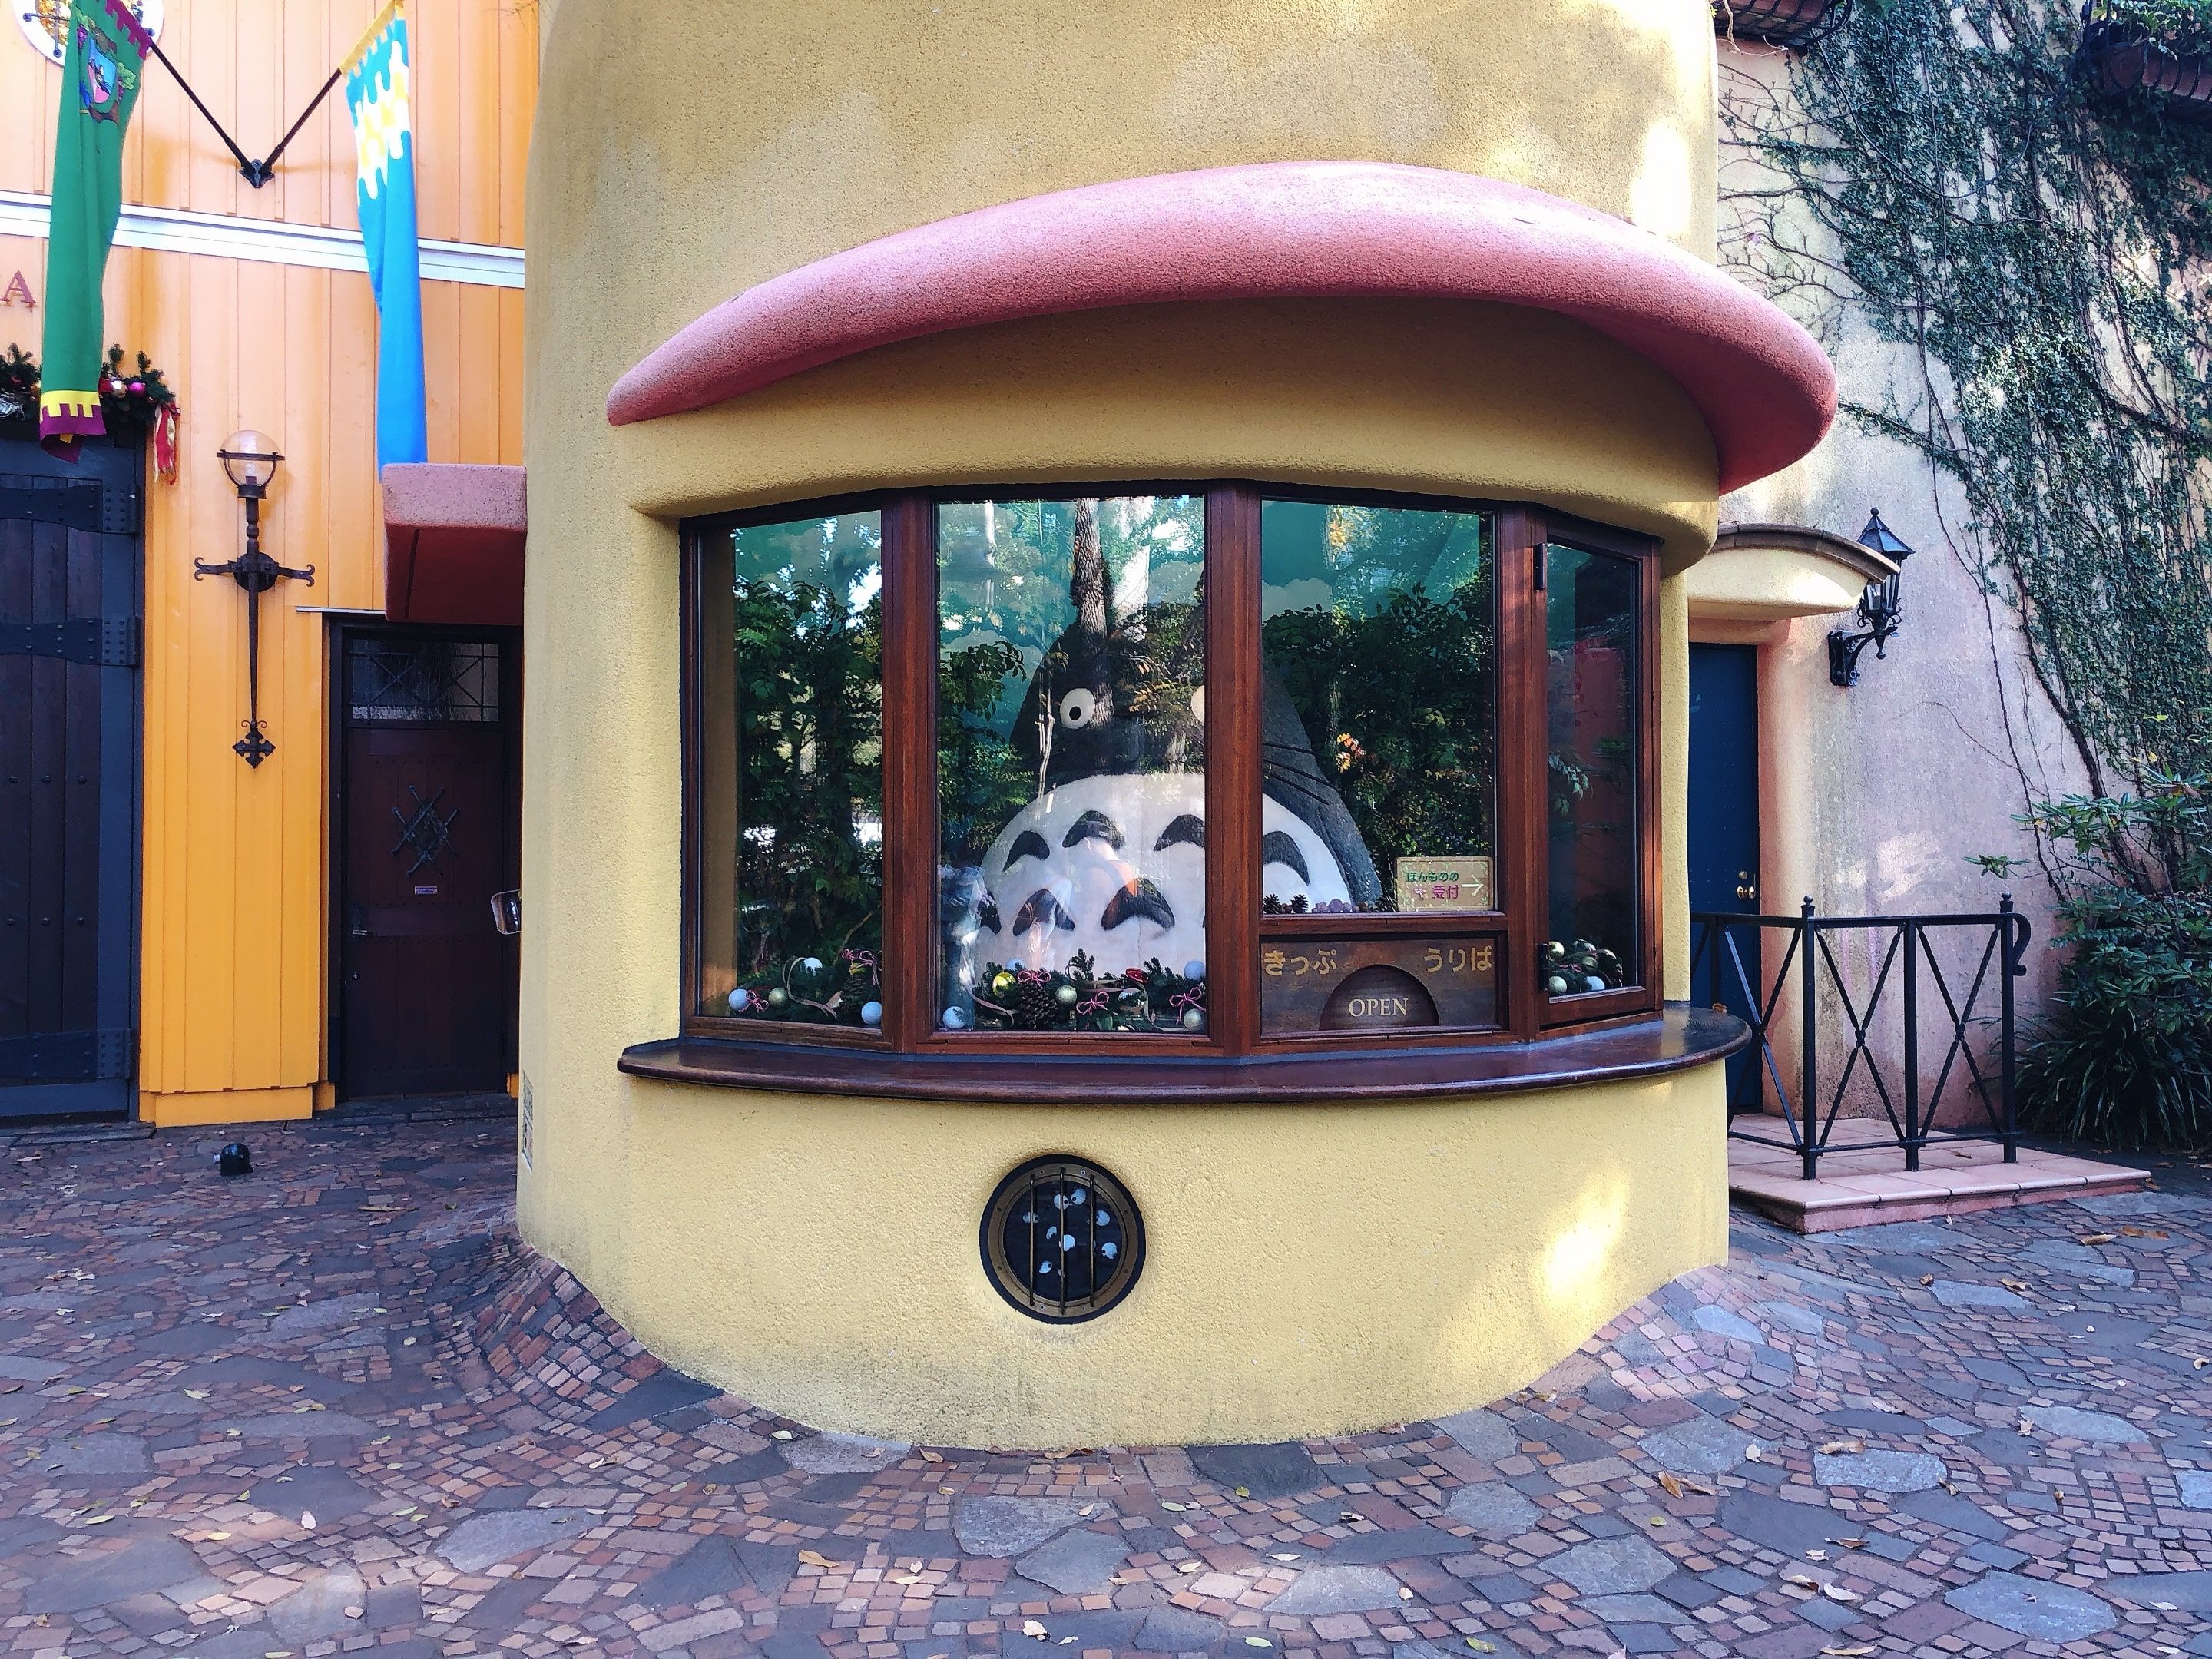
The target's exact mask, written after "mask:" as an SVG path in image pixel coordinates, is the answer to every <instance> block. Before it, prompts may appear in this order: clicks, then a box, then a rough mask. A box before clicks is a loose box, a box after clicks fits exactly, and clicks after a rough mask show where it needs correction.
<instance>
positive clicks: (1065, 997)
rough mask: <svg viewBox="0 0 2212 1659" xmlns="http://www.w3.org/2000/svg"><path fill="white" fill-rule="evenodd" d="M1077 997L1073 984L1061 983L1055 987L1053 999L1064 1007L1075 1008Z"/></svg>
mask: <svg viewBox="0 0 2212 1659" xmlns="http://www.w3.org/2000/svg"><path fill="white" fill-rule="evenodd" d="M1075 997H1076V990H1075V987H1073V985H1061V986H1056V987H1054V990H1053V994H1052V1000H1054V1002H1056V1003H1058V1004H1059V1005H1060V1006H1061V1007H1063V1008H1073V1006H1075Z"/></svg>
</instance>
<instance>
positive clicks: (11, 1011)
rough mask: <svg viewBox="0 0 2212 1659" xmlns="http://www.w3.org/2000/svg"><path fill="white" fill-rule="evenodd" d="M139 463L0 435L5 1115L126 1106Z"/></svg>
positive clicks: (0, 991) (113, 451) (132, 952)
mask: <svg viewBox="0 0 2212 1659" xmlns="http://www.w3.org/2000/svg"><path fill="white" fill-rule="evenodd" d="M140 465H141V462H140V455H139V451H138V449H137V447H136V446H135V445H134V446H130V447H115V446H112V445H110V444H107V443H105V442H102V443H99V444H93V443H87V444H86V445H85V446H84V447H83V449H82V453H81V454H80V456H79V458H78V459H77V460H76V463H75V464H74V465H71V464H70V463H66V462H62V461H58V460H55V459H52V458H51V457H49V456H47V455H46V454H44V453H42V452H41V451H40V449H39V447H38V446H37V444H36V443H34V442H33V441H29V440H28V439H9V440H0V1120H4V1119H8V1118H22V1117H32V1116H44V1115H49V1114H57V1113H70V1114H75V1113H101V1114H127V1113H129V1112H130V1111H131V1108H132V1103H133V1095H134V1091H133V1085H132V1080H131V1079H132V1078H133V1076H134V1073H135V1061H136V1054H135V1052H134V1050H135V1048H136V1043H135V1041H134V1037H135V1026H136V1006H137V943H138V939H137V933H138V929H137V841H138V669H137V662H138V635H139V616H140V608H141V607H140V597H139V596H140V592H141V587H140V578H141V574H142V571H141V567H140V559H139V539H138V526H139V477H140Z"/></svg>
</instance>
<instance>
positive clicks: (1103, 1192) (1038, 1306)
mask: <svg viewBox="0 0 2212 1659" xmlns="http://www.w3.org/2000/svg"><path fill="white" fill-rule="evenodd" d="M1071 1209H1072V1210H1073V1211H1074V1212H1077V1216H1078V1218H1079V1221H1080V1223H1081V1225H1080V1229H1079V1231H1077V1230H1074V1229H1065V1230H1064V1229H1063V1228H1062V1226H1061V1222H1062V1221H1063V1220H1064V1219H1065V1218H1066V1215H1067V1213H1068V1212H1069V1211H1070V1210H1071ZM1102 1218H1103V1219H1102ZM1010 1233H1011V1234H1012V1235H1014V1237H1015V1242H1014V1243H1011V1244H1010V1243H1009V1242H1008V1239H1009V1234H1010ZM1071 1236H1072V1237H1074V1238H1075V1239H1076V1243H1074V1244H1073V1245H1070V1244H1067V1243H1062V1242H1061V1241H1063V1240H1064V1239H1066V1238H1067V1237H1071ZM977 1237H978V1243H979V1244H980V1246H981V1251H982V1256H983V1273H984V1276H985V1277H986V1278H987V1279H989V1280H990V1281H991V1288H992V1289H994V1290H995V1291H998V1293H999V1294H1000V1296H1001V1297H1005V1298H1006V1302H1007V1303H1008V1304H1009V1305H1011V1306H1012V1307H1014V1308H1017V1309H1018V1310H1020V1311H1021V1312H1023V1313H1025V1314H1027V1315H1028V1316H1030V1318H1032V1319H1037V1320H1042V1321H1043V1322H1045V1323H1046V1324H1048V1325H1079V1324H1081V1323H1083V1322H1085V1320H1090V1319H1096V1318H1097V1317H1098V1316H1099V1315H1101V1314H1103V1313H1106V1312H1108V1311H1109V1310H1111V1309H1113V1308H1114V1307H1115V1306H1117V1305H1118V1304H1120V1303H1121V1301H1122V1299H1123V1298H1124V1297H1127V1295H1128V1294H1129V1292H1130V1291H1132V1290H1133V1289H1135V1288H1136V1284H1137V1279H1138V1276H1139V1274H1141V1273H1143V1272H1144V1270H1145V1218H1144V1216H1143V1214H1142V1212H1140V1211H1139V1209H1138V1208H1137V1201H1136V1200H1135V1199H1133V1197H1131V1196H1130V1194H1129V1189H1128V1188H1127V1187H1125V1186H1123V1185H1122V1184H1121V1182H1120V1181H1119V1180H1117V1179H1115V1176H1113V1175H1112V1174H1110V1173H1109V1171H1107V1170H1102V1169H1100V1168H1099V1167H1098V1166H1097V1164H1093V1163H1091V1161H1090V1160H1089V1159H1087V1158H1072V1157H1069V1156H1066V1155H1065V1154H1061V1153H1054V1154H1053V1155H1051V1156H1049V1157H1046V1158H1031V1159H1030V1161H1029V1162H1028V1163H1026V1164H1022V1165H1020V1166H1019V1167H1018V1168H1017V1169H1014V1170H1010V1171H1009V1172H1008V1173H1007V1175H1006V1179H1005V1180H1003V1181H1001V1182H1000V1183H999V1185H998V1187H997V1188H996V1190H994V1192H993V1193H992V1194H991V1201H990V1202H989V1203H988V1204H986V1205H985V1206H983V1219H982V1225H981V1228H980V1229H979V1230H978V1235H977ZM1055 1244H1057V1245H1058V1248H1057V1249H1054V1248H1053V1246H1054V1245H1055ZM1078 1251H1079V1252H1080V1255H1081V1261H1082V1267H1081V1270H1080V1271H1079V1273H1076V1274H1075V1276H1074V1277H1075V1279H1076V1281H1077V1282H1078V1283H1079V1285H1081V1293H1080V1294H1079V1295H1070V1294H1069V1293H1068V1285H1069V1279H1070V1274H1069V1272H1068V1267H1069V1266H1070V1265H1071V1264H1070V1262H1069V1260H1068V1258H1070V1257H1072V1256H1073V1255H1075V1254H1076V1253H1077V1252H1078ZM1055 1270H1057V1279H1056V1280H1055V1279H1054V1272H1055Z"/></svg>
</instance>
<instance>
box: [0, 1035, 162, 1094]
mask: <svg viewBox="0 0 2212 1659" xmlns="http://www.w3.org/2000/svg"><path fill="white" fill-rule="evenodd" d="M132 1035H133V1034H132V1033H131V1032H130V1031H127V1030H126V1031H43V1032H40V1034H38V1035H37V1036H15V1037H0V1080H5V1081H7V1082H9V1083H84V1082H89V1081H92V1080H93V1079H99V1078H115V1077H129V1076H130V1075H131V1036H132Z"/></svg>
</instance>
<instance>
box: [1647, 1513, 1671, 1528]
mask: <svg viewBox="0 0 2212 1659" xmlns="http://www.w3.org/2000/svg"><path fill="white" fill-rule="evenodd" d="M1644 1524H1645V1525H1646V1526H1652V1527H1663V1526H1665V1525H1666V1524H1667V1517H1666V1516H1663V1515H1647V1516H1644Z"/></svg>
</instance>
